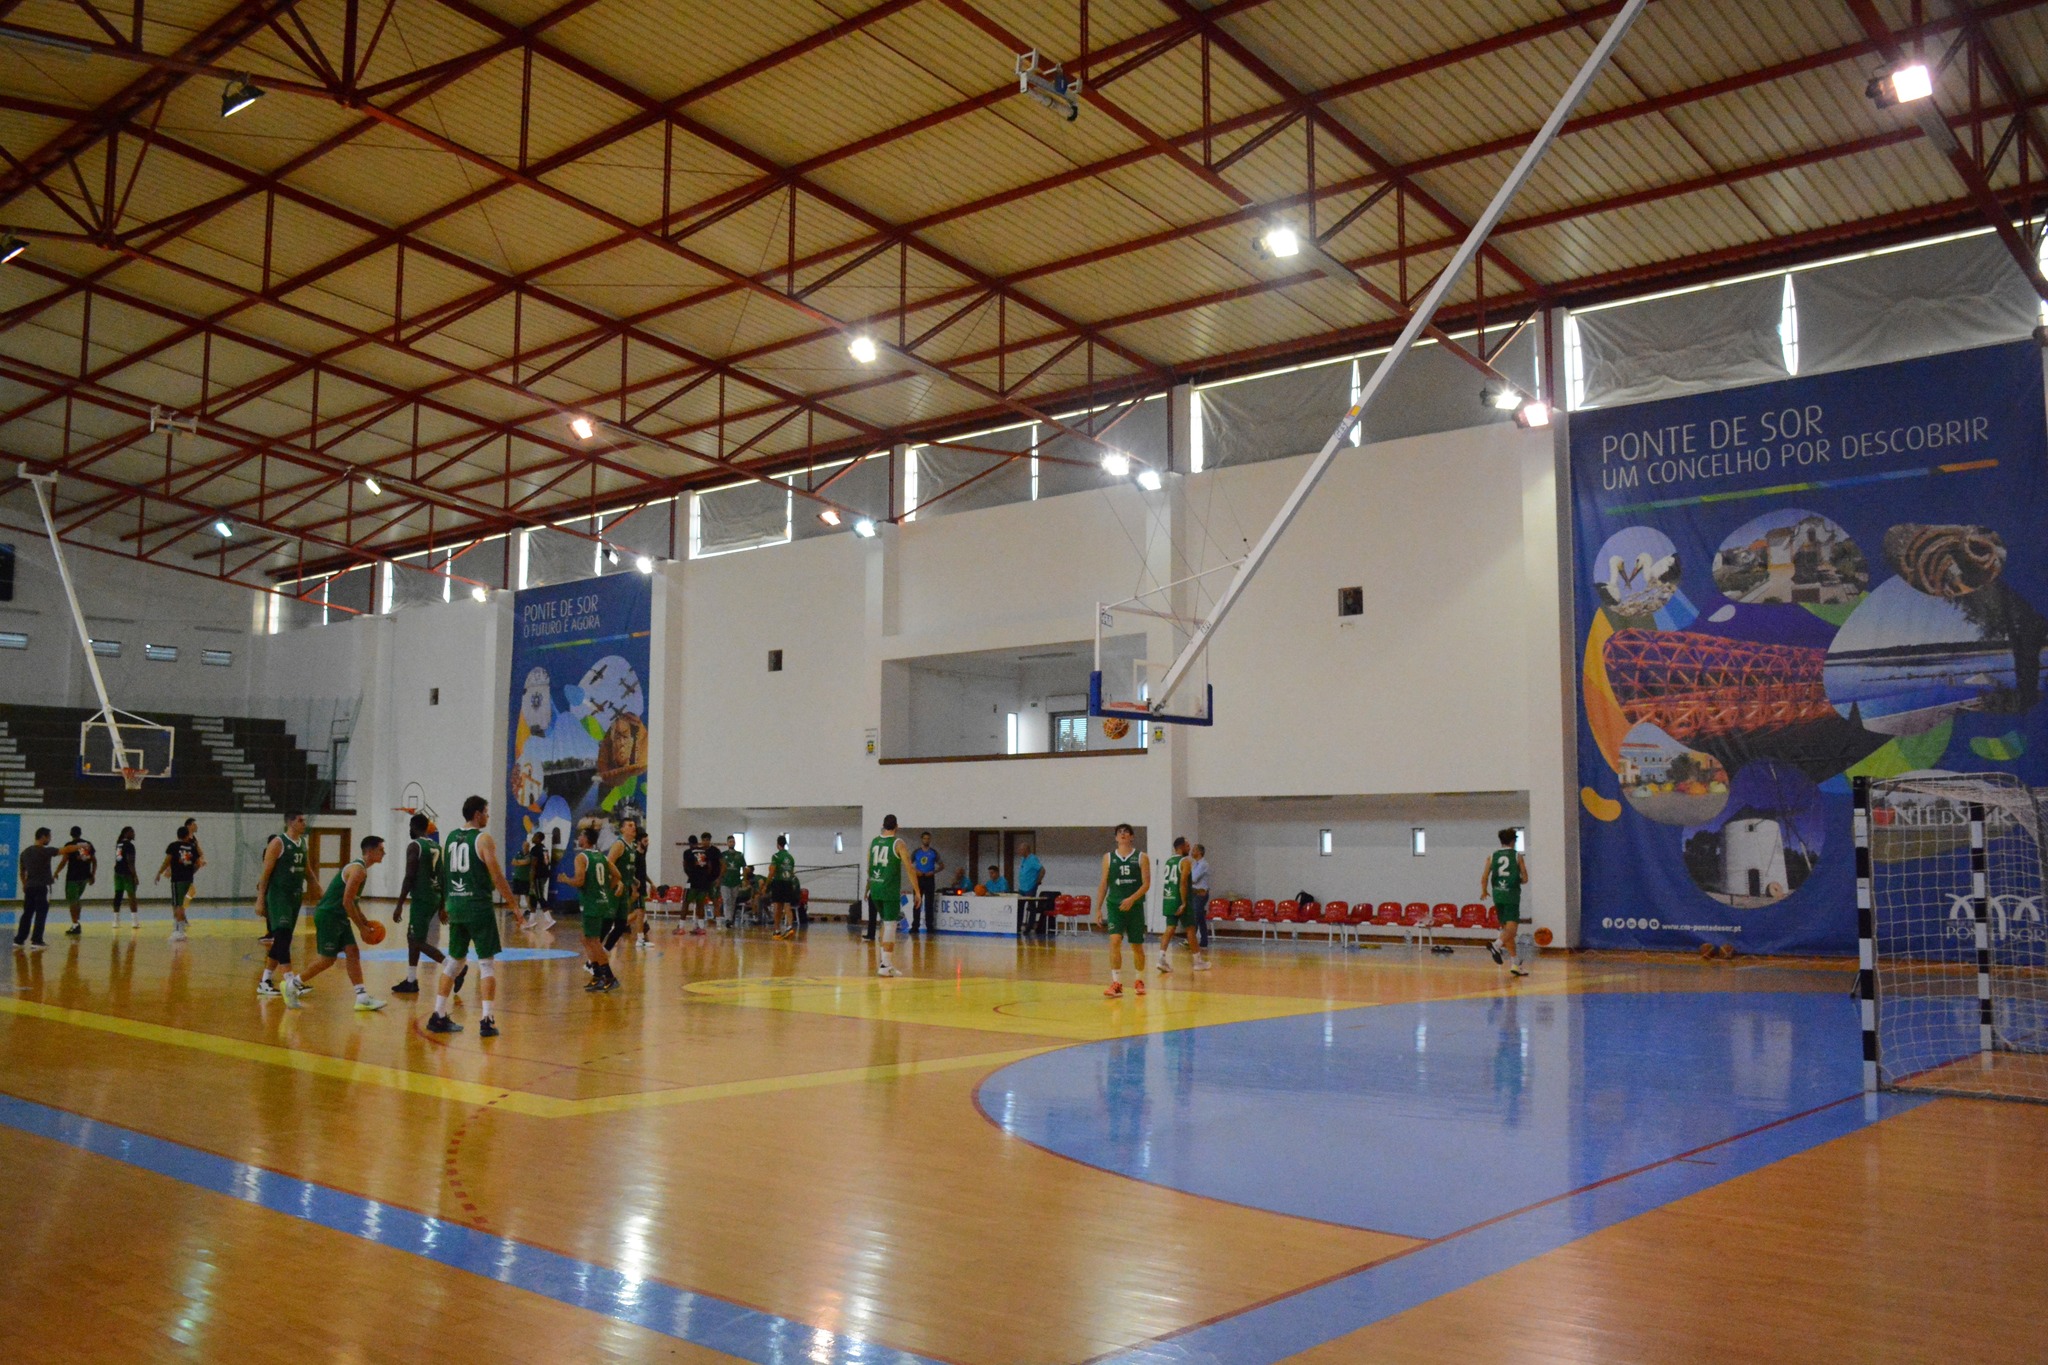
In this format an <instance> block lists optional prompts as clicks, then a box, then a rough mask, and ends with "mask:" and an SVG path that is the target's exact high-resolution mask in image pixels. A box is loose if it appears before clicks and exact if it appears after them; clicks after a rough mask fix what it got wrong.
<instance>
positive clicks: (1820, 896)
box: [1571, 341, 2048, 953]
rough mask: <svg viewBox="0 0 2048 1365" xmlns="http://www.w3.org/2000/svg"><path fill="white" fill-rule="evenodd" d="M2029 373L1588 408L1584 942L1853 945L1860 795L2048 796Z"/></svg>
mask: <svg viewBox="0 0 2048 1365" xmlns="http://www.w3.org/2000/svg"><path fill="white" fill-rule="evenodd" d="M2042 365H2043V352H2042V348H2041V347H2040V346H2038V345H2036V344H2035V343H2033V342H2031V341H2029V342H2020V343H2015V344H2012V345H2005V346H1993V347H1986V348H1983V349H1980V350H1973V351H1962V352H1956V353H1954V354H1950V355H1942V356H1933V357H1929V358H1926V359H1921V360H1911V361H1903V362H1900V363H1897V364H1892V365H1882V366H1873V367H1871V368H1868V369H1861V370H1849V371H1842V372H1838V373H1834V374H1825V375H1816V376H1813V377H1811V378H1804V379H1788V380H1783V381H1780V382H1778V383H1773V384H1763V385H1757V386H1754V387H1751V388H1744V389H1735V390H1727V391H1723V392H1719V393H1711V394H1699V395H1694V396H1691V397H1685V398H1675V399H1668V400H1664V401H1660V402H1653V403H1641V404H1636V405H1633V406H1629V407H1620V408H1612V409H1601V410H1592V411H1582V412H1577V413H1574V414H1572V417H1571V461H1572V485H1573V487H1572V505H1573V517H1574V532H1575V537H1574V550H1575V554H1576V556H1577V566H1578V594H1577V597H1578V601H1577V624H1578V635H1577V637H1576V639H1577V641H1578V648H1579V651H1580V656H1579V657H1580V665H1579V682H1580V725H1579V779H1580V782H1581V783H1582V784H1583V785H1582V787H1581V790H1580V863H1581V866H1580V873H1581V889H1582V905H1583V913H1582V917H1581V926H1582V937H1583V941H1584V943H1585V944H1586V946H1588V947H1595V948H1649V949H1684V948H1697V947H1698V946H1699V945H1700V944H1702V943H1711V944H1716V945H1723V944H1726V945H1731V946H1733V947H1734V948H1735V949H1737V950H1738V951H1741V952H1743V953H1848V952H1853V951H1855V947H1856V911H1855V876H1854V852H1853V848H1852V846H1851V842H1850V833H1849V806H1850V779H1851V778H1852V777H1855V776H1859V775H1867V776H1871V777H1893V776H1898V775H1900V774H1904V773H1908V772H1922V771H1937V772H1979V771H1993V772H2004V773H2011V774H2013V775H2015V776H2017V777H2018V778H2019V779H2020V780H2021V781H2023V782H2026V783H2027V784H2028V785H2030V786H2034V785H2041V784H2043V783H2044V782H2048V708H2044V707H2043V706H2042V705H2041V679H2042V657H2043V653H2042V652H2043V648H2044V647H2048V615H2044V613H2048V419H2044V408H2043V380H2042Z"/></svg>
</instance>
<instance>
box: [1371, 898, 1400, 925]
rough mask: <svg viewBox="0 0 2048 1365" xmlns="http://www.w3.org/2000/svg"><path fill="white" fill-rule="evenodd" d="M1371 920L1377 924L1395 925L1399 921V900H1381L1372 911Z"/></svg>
mask: <svg viewBox="0 0 2048 1365" xmlns="http://www.w3.org/2000/svg"><path fill="white" fill-rule="evenodd" d="M1372 922H1373V923H1374V924H1379V925H1387V926H1391V925H1396V924H1399V923H1400V922H1401V902H1399V901H1381V902H1380V903H1379V906H1378V908H1377V909H1375V910H1374V911H1373V912H1372Z"/></svg>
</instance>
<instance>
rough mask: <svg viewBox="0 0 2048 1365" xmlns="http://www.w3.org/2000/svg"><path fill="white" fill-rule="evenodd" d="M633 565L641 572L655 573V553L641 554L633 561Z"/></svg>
mask: <svg viewBox="0 0 2048 1365" xmlns="http://www.w3.org/2000/svg"><path fill="white" fill-rule="evenodd" d="M633 567H634V568H636V569H638V570H639V571H640V572H641V573H653V572H654V556H653V555H641V556H640V557H639V558H637V559H635V560H634V561H633Z"/></svg>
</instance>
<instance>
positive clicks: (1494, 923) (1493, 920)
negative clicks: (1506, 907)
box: [1484, 905, 1500, 929]
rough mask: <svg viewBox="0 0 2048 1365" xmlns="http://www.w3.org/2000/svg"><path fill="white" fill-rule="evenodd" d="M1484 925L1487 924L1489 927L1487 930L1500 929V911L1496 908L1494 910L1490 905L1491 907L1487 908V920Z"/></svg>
mask: <svg viewBox="0 0 2048 1365" xmlns="http://www.w3.org/2000/svg"><path fill="white" fill-rule="evenodd" d="M1484 923H1485V925H1486V927H1487V928H1489V929H1498V928H1500V911H1498V910H1496V909H1494V908H1493V907H1492V906H1490V905H1489V906H1487V907H1486V919H1485V921H1484Z"/></svg>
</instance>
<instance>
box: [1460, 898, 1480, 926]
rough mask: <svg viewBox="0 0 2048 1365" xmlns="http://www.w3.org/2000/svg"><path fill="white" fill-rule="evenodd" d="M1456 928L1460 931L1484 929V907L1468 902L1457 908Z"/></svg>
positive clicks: (1474, 902)
mask: <svg viewBox="0 0 2048 1365" xmlns="http://www.w3.org/2000/svg"><path fill="white" fill-rule="evenodd" d="M1458 927H1459V928H1460V929H1484V928H1485V927H1486V907H1485V906H1483V905H1481V904H1480V903H1479V902H1478V901H1468V902H1466V903H1465V904H1464V905H1461V906H1459V907H1458Z"/></svg>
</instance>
